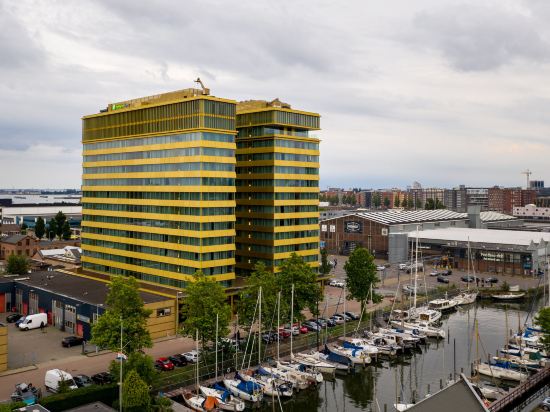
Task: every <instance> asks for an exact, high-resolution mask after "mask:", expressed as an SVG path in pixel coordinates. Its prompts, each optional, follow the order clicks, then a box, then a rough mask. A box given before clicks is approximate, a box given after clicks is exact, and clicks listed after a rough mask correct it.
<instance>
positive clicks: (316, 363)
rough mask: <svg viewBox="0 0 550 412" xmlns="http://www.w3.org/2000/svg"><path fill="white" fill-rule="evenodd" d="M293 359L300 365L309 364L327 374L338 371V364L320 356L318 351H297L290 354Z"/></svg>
mask: <svg viewBox="0 0 550 412" xmlns="http://www.w3.org/2000/svg"><path fill="white" fill-rule="evenodd" d="M290 356H291V357H292V359H293V360H294V361H295V362H297V363H299V364H300V365H304V366H308V367H310V368H312V369H313V370H315V371H317V372H321V373H326V374H333V373H334V372H336V365H335V364H333V363H332V362H327V361H326V360H324V359H323V358H321V357H320V356H319V352H317V353H315V352H314V353H297V354H291V355H290Z"/></svg>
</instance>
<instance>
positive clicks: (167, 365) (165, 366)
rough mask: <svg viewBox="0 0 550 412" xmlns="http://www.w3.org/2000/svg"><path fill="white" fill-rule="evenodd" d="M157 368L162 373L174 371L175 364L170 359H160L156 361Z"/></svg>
mask: <svg viewBox="0 0 550 412" xmlns="http://www.w3.org/2000/svg"><path fill="white" fill-rule="evenodd" d="M155 368H157V369H158V370H160V371H173V370H174V364H173V363H172V361H170V359H168V358H158V359H157V360H156V361H155Z"/></svg>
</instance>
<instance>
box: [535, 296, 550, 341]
mask: <svg viewBox="0 0 550 412" xmlns="http://www.w3.org/2000/svg"><path fill="white" fill-rule="evenodd" d="M535 323H536V324H537V325H538V326H539V327H540V328H541V329H542V331H543V337H542V343H543V344H544V348H545V349H546V351H549V350H550V306H547V307H545V308H543V309H541V310H540V311H539V313H538V314H537V316H536V317H535Z"/></svg>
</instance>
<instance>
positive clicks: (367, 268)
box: [344, 247, 379, 311]
mask: <svg viewBox="0 0 550 412" xmlns="http://www.w3.org/2000/svg"><path fill="white" fill-rule="evenodd" d="M344 270H345V271H346V275H347V281H346V285H347V290H348V293H349V295H348V297H350V298H353V299H355V300H358V301H359V302H361V311H362V310H363V306H364V304H365V301H366V300H367V298H368V296H369V294H370V293H371V287H372V289H374V287H375V285H376V282H378V281H379V279H378V277H377V276H376V264H375V263H374V257H373V256H372V255H371V254H370V252H369V251H368V250H367V249H364V248H361V247H359V248H356V249H355V250H354V251H353V252H352V253H351V255H350V256H349V259H348V261H347V262H346V263H345V264H344ZM373 300H374V296H373Z"/></svg>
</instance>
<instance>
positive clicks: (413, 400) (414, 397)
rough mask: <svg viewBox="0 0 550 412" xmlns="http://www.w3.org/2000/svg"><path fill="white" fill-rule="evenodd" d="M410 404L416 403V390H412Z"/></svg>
mask: <svg viewBox="0 0 550 412" xmlns="http://www.w3.org/2000/svg"><path fill="white" fill-rule="evenodd" d="M412 403H416V390H413V393H412Z"/></svg>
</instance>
